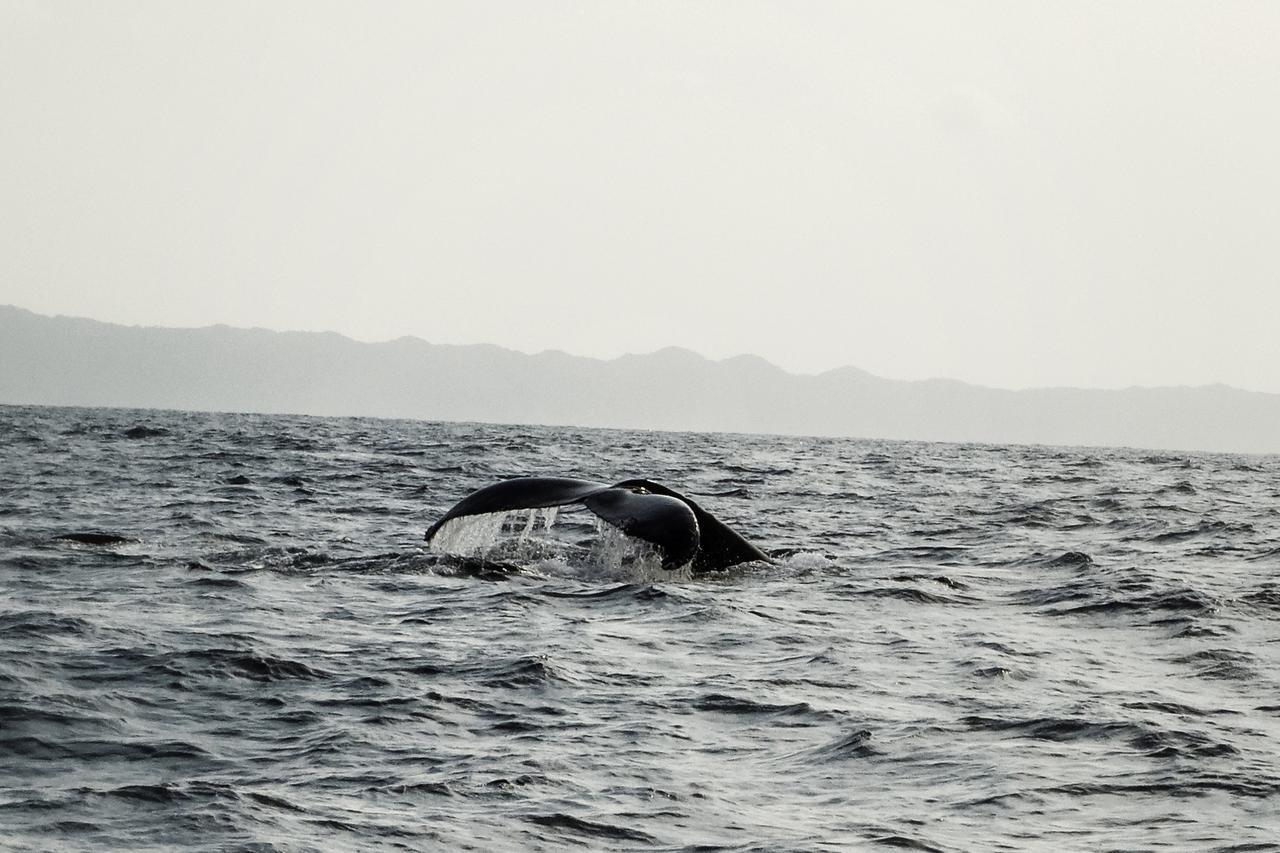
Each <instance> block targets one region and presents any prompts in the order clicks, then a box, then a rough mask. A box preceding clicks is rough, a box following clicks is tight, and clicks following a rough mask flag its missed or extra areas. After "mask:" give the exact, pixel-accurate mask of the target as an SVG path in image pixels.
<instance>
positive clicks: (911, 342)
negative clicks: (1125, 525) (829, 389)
mask: <svg viewBox="0 0 1280 853" xmlns="http://www.w3.org/2000/svg"><path fill="white" fill-rule="evenodd" d="M1278 45H1280V3H1276V2H1269V0H1268V2H1259V3H1247V2H1225V1H1224V2H1217V0H1214V2H1209V0H1206V2H1199V3H1180V2H1172V0H1152V2H1142V3H1138V2H1129V3H1125V2H1110V1H1109V2H1101V3H1088V2H1078V0H1072V2H1061V3H1053V2H1025V0H1017V1H1016V2H1008V3H1000V2H981V3H957V2H939V3H923V2H899V1H898V0H893V2H884V3H859V2H848V1H847V0H845V2H837V3H830V4H825V3H817V2H810V0H805V2H787V3H752V2H742V0H734V2H723V3H695V2H689V0H680V2H673V3H653V2H644V3H639V2H637V3H629V2H628V3H622V2H581V3H552V2H511V3H478V2H457V3H424V2H411V3H404V4H393V3H377V4H368V3H356V2H351V3H342V4H333V3H319V2H314V1H313V0H306V2H296V3H285V2H270V3H262V2H256V0H255V2H250V3H232V2H224V1H223V0H218V2H207V3H181V2H171V0H164V2H132V3H130V2H112V3H95V2H47V0H31V2H13V0H0V199H2V200H3V201H2V203H0V302H3V303H14V304H17V305H20V306H23V307H26V308H30V309H32V310H36V311H40V312H42V313H65V314H74V315H80V316H89V317H94V318H97V319H102V320H110V321H115V322H124V323H136V324H148V325H184V326H186V325H205V324H209V323H216V322H221V323H228V324H232V325H256V326H266V327H268V328H276V329H315V330H320V329H334V330H337V331H341V332H344V333H346V334H349V335H351V336H353V337H356V338H360V339H364V340H381V339H387V338H393V337H398V336H400V335H406V334H407V335H417V336H419V337H422V338H426V339H427V340H430V341H433V342H438V343H472V342H491V343H497V344H502V345H505V346H509V347H513V348H516V349H520V350H525V351H538V350H542V349H548V348H556V349H564V350H567V351H569V352H572V353H576V354H582V355H593V356H603V357H610V356H615V355H618V354H621V353H623V352H648V351H651V350H653V349H657V348H659V347H662V346H666V345H670V344H675V345H680V346H685V347H689V348H691V349H694V350H697V351H699V352H702V353H704V354H706V355H709V356H712V357H716V358H720V357H725V356H729V355H734V354H738V353H743V352H752V353H757V354H759V355H762V356H764V357H766V358H768V359H770V360H771V361H774V362H775V363H777V364H779V365H781V366H783V367H785V368H787V369H790V370H795V371H800V372H816V371H819V370H823V369H827V368H831V367H836V366H839V365H844V364H854V365H858V366H860V367H863V368H866V369H868V370H871V371H873V372H876V373H880V374H882V375H885V376H891V377H897V378H922V377H927V376H951V377H956V378H960V379H965V380H969V381H974V382H980V383H984V384H992V385H1001V386H1008V387H1023V386H1028V385H1056V384H1074V385H1093V386H1120V385H1128V384H1182V383H1190V384H1197V383H1204V382H1215V381H1221V382H1227V383H1231V384H1235V385H1239V386H1241V387H1246V388H1255V389H1259V390H1269V391H1280V153H1278V152H1280V48H1278V47H1277V46H1278Z"/></svg>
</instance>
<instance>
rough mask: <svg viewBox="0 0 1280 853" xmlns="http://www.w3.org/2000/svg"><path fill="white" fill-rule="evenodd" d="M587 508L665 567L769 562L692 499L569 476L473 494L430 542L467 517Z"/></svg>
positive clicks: (705, 568)
mask: <svg viewBox="0 0 1280 853" xmlns="http://www.w3.org/2000/svg"><path fill="white" fill-rule="evenodd" d="M574 503H576V504H581V505H583V506H585V507H586V508H587V509H589V510H591V511H592V512H593V513H595V514H596V515H597V516H599V517H600V518H602V519H604V520H605V521H607V522H608V523H609V524H612V525H613V526H614V527H616V528H618V529H619V530H621V531H622V532H623V533H625V534H627V535H628V536H634V537H635V538H637V539H641V540H643V541H645V542H648V543H649V544H651V545H653V546H655V547H656V548H657V549H658V550H659V551H660V552H661V553H662V566H663V568H666V569H674V568H677V567H679V566H683V565H684V564H685V563H689V564H690V567H691V568H692V570H693V571H694V572H709V571H715V570H716V569H723V568H727V567H728V566H732V565H736V564H738V563H746V562H750V561H752V560H764V561H768V560H769V557H768V555H767V554H765V553H764V552H763V551H761V550H760V549H759V548H757V547H756V546H754V545H752V544H751V543H750V542H748V541H747V540H745V539H743V538H742V536H740V535H739V534H738V533H737V532H736V531H734V530H733V529H731V528H730V527H729V526H728V525H726V524H725V523H724V522H722V521H720V520H719V519H718V518H716V517H715V516H713V515H712V514H711V513H709V512H707V511H706V510H704V509H703V508H702V507H700V506H698V505H697V504H696V503H694V502H693V501H692V500H690V499H689V498H687V497H685V496H684V495H682V494H680V493H679V492H677V491H675V490H674V489H669V488H667V487H666V486H663V485H662V484H660V483H655V482H653V481H651V480H624V481H622V482H621V483H614V484H613V485H612V486H610V485H608V484H606V483H593V482H591V481H590V480H574V479H571V478H568V477H516V478H515V479H512V480H503V481H502V482H500V483H494V484H493V485H492V486H485V487H484V488H483V489H479V490H477V491H474V492H472V493H471V494H469V495H467V496H466V497H465V498H463V499H462V500H460V501H458V503H457V504H456V505H455V506H454V507H453V509H451V510H449V511H448V512H446V513H445V514H444V515H443V516H442V517H441V518H440V520H439V521H437V522H436V523H435V524H433V525H431V527H430V528H428V530H427V535H426V536H425V537H424V538H425V540H426V541H427V542H430V541H431V539H432V537H434V536H435V535H436V533H438V532H439V531H440V528H441V527H443V526H444V524H445V522H447V521H450V520H451V519H454V518H461V517H462V516H466V515H482V514H484V513H491V512H510V511H512V510H519V509H545V508H546V507H553V506H565V505H566V504H574Z"/></svg>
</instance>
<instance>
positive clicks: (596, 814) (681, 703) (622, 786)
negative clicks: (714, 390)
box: [0, 406, 1280, 851]
mask: <svg viewBox="0 0 1280 853" xmlns="http://www.w3.org/2000/svg"><path fill="white" fill-rule="evenodd" d="M513 475H563V476H576V477H583V478H588V479H595V480H602V481H607V482H613V481H616V480H621V479H623V478H626V477H648V478H650V479H654V480H658V481H660V482H664V483H666V484H668V485H670V486H672V487H674V488H676V489H679V490H681V491H684V492H686V493H687V494H689V495H691V496H692V497H694V498H695V499H697V500H698V501H699V502H700V503H702V505H703V506H704V507H705V508H707V509H708V510H710V511H711V512H713V513H715V514H716V515H717V516H719V517H720V518H721V519H722V520H724V521H726V522H727V523H729V524H730V525H732V526H733V527H734V528H735V529H737V530H739V531H740V532H742V533H743V534H744V535H746V536H747V537H748V538H749V539H750V540H752V541H753V542H755V543H756V544H758V545H759V546H760V547H762V548H763V549H764V550H765V551H767V552H769V553H770V554H771V555H772V556H773V558H774V562H773V563H772V564H765V563H756V564H749V565H745V566H739V567H736V568H734V569H731V570H728V571H725V572H722V573H716V574H712V575H708V576H703V577H697V578H690V577H688V576H687V575H681V574H679V573H677V574H674V575H669V574H667V573H664V572H663V571H662V570H661V569H654V568H653V567H652V566H650V565H647V564H646V563H644V562H643V561H641V562H640V563H633V562H631V561H629V560H628V559H621V558H617V554H616V553H613V552H610V551H608V549H605V550H600V549H593V548H592V547H591V546H590V545H589V540H590V539H591V536H592V534H593V532H594V529H595V528H594V526H593V523H592V522H591V520H590V517H588V518H585V519H584V518H581V517H580V515H581V514H575V513H572V512H567V511H562V512H561V514H560V515H559V516H558V517H557V519H556V522H555V524H554V525H552V527H551V528H550V530H547V529H545V528H544V527H543V526H536V527H534V528H531V533H528V534H526V531H525V529H524V527H523V526H521V524H520V523H519V522H520V520H519V519H515V520H514V521H515V523H516V529H515V530H514V531H513V532H512V533H511V534H510V535H500V536H498V537H496V539H495V549H494V551H493V554H495V555H497V556H499V557H501V558H502V562H503V563H504V564H505V565H506V566H507V568H502V569H496V568H495V569H481V570H476V568H475V564H474V563H472V562H467V561H459V560H454V559H452V558H450V557H448V556H446V555H442V554H438V553H435V552H432V551H429V550H427V549H426V548H425V547H424V545H423V542H422V535H423V531H424V529H425V528H426V527H427V526H428V524H429V523H430V522H431V521H433V520H434V519H435V518H437V517H438V516H439V515H440V514H441V513H443V512H444V510H446V509H447V508H448V507H449V506H451V505H452V504H453V503H454V502H455V501H456V500H457V499H459V498H461V497H462V496H464V495H465V494H466V493H468V492H470V491H471V490H473V489H475V488H478V487H480V486H483V485H487V484H489V483H491V482H493V481H495V480H497V479H500V478H503V477H508V476H513ZM86 534H87V535H86ZM65 537H72V538H65ZM584 543H586V544H584ZM624 556H625V555H624ZM511 566H515V568H514V569H512V568H510V567H511ZM1278 575H1280V458H1278V457H1262V456H1230V455H1209V454H1196V453H1165V452H1160V453H1157V452H1150V451H1143V450H1115V449H1063V448H1049V447H999V446H980V445H955V444H926V443H909V442H888V441H868V440H853V439H849V440H843V439H814V438H790V437H786V438H784V437H768V436H743V435H713V434H681V433H654V432H628V431H616V430H592V429H576V428H551V427H526V426H492V425H480V424H441V423H424V422H413V421H387V420H371V419H329V418H308V417H285V416H265V415H233V414H190V413H178V412H155V411H129V410H90V409H54V408H33V407H13V406H9V407H0V848H3V849H7V850H39V851H44V850H129V851H144V850H173V849H182V850H238V849H243V850H260V851H270V850H291V851H292V850H298V851H302V850H317V851H334V850H351V851H355V850H362V851H363V850H484V851H493V850H562V849H571V848H581V849H601V850H667V851H694V850H697V851H756V850H759V851H766V850H768V851H772V850H877V849H906V850H940V851H961V850H964V851H968V850H973V851H986V850H1179V851H1181V850H1215V851H1266V850H1280V577H1278Z"/></svg>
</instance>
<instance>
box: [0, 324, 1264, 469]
mask: <svg viewBox="0 0 1280 853" xmlns="http://www.w3.org/2000/svg"><path fill="white" fill-rule="evenodd" d="M0 403H30V404H40V405H68V406H120V407H139V408H166V409H169V408H172V409H190V410H197V411H201V410H203V411H252V412H280V413H284V412H290V413H299V414H314V415H369V416H376V417H397V418H419V419H424V420H452V421H490V422H501V423H540V424H565V425H570V424H571V425H577V426H602V427H630V428H640V429H669V430H698V431H715V432H759V433H784V434H807V435H840V436H858V437H866V438H898V439H920V440H933V441H976V442H990V443H1015V444H1053V445H1103V446H1131V447H1148V448H1153V449H1179V450H1217V451H1230V452H1248V453H1275V452H1280V394H1264V393H1259V392H1253V391H1242V390H1239V389H1236V388H1230V387H1227V386H1225V385H1209V386H1201V387H1194V388H1189V387H1173V388H1129V389H1124V390H1089V389H1078V388H1046V389H1036V390H1026V391H1008V390H1001V389H995V388H986V387H982V386H977V385H968V384H966V383H963V382H958V381H955V380H947V379H931V380H924V381H919V382H905V381H899V380H892V379H884V378H882V377H878V376H874V375H872V374H870V373H867V372H866V371H864V370H860V369H858V368H855V367H842V368H836V369H834V370H829V371H827V372H825V373H821V374H818V375H816V376H810V375H796V374H791V373H787V372H786V371H784V370H782V369H781V368H779V367H777V366H775V365H773V364H771V363H769V362H768V361H765V360H764V359H762V358H760V357H758V356H750V355H748V356H736V357H734V358H729V359H725V360H723V361H711V360H709V359H706V358H704V357H702V356H700V355H698V354H697V353H694V352H691V351H689V350H684V349H680V348H678V347H668V348H666V349H662V350H658V351H657V352H653V353H648V354H646V355H624V356H621V357H619V358H616V359H611V360H607V361H606V360H599V359H592V358H585V357H581V356H573V355H569V354H567V353H564V352H560V351H556V350H548V351H545V352H541V353H538V354H536V355H526V354H524V353H519V352H515V351H513V350H508V349H503V348H502V347H497V346H493V345H490V344H477V345H465V346H464V345H450V344H431V343H428V342H426V341H423V340H421V339H418V338H408V337H405V338H398V339H396V340H393V341H386V342H383V343H372V344H370V343H361V342H358V341H354V340H351V339H350V338H346V337H344V336H342V335H339V334H337V333H334V332H275V331H269V330H265V329H241V328H233V327H229V326H208V327H203V328H196V329H173V328H157V327H137V326H120V325H115V324H111V323H102V322H98V321H96V320H87V319H82V318H71V317H61V316H60V317H48V316H44V315H40V314H35V313H33V312H31V311H27V310H25V309H22V308H16V307H13V306H0Z"/></svg>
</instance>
